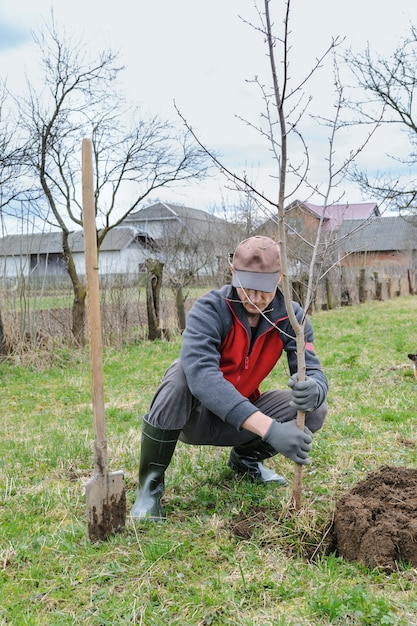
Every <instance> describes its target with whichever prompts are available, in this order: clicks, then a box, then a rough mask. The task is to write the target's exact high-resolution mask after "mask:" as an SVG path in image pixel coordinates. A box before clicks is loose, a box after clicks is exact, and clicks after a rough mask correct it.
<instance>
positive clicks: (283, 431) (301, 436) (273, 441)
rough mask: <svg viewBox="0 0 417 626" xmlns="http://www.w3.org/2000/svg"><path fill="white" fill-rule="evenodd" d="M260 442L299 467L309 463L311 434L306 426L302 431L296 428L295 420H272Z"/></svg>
mask: <svg viewBox="0 0 417 626" xmlns="http://www.w3.org/2000/svg"><path fill="white" fill-rule="evenodd" d="M262 440H263V441H265V442H266V443H269V445H270V446H272V447H273V448H274V449H275V450H276V451H277V452H279V453H280V454H283V455H284V456H286V457H288V458H289V459H291V460H292V461H294V462H295V463H299V464H300V465H306V464H308V463H311V459H310V458H309V456H308V453H309V452H310V448H311V442H312V441H313V433H312V432H311V430H309V429H308V428H307V426H306V427H305V428H304V431H303V430H301V429H300V428H298V426H297V424H296V421H295V420H291V421H290V422H276V421H275V420H274V421H273V422H272V424H271V426H270V427H269V428H268V430H267V431H266V433H265V435H264V436H263V437H262Z"/></svg>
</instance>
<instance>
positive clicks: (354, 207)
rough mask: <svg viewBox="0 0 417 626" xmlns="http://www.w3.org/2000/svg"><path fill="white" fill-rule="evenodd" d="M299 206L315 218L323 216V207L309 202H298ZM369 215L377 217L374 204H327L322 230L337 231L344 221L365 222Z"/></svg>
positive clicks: (376, 208)
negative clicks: (324, 223)
mask: <svg viewBox="0 0 417 626" xmlns="http://www.w3.org/2000/svg"><path fill="white" fill-rule="evenodd" d="M299 204H300V205H302V206H305V207H306V208H307V209H308V210H309V211H311V212H312V213H314V214H315V215H317V217H321V215H322V214H323V206H319V205H317V204H312V203H311V202H300V203H299ZM371 215H375V216H377V215H379V209H378V205H377V203H376V202H361V203H353V204H349V203H346V204H329V205H328V206H327V207H326V208H325V211H324V218H325V220H326V225H325V226H324V230H327V231H333V230H338V229H339V228H340V226H341V225H342V224H343V222H344V221H345V220H365V219H367V218H368V217H370V216H371Z"/></svg>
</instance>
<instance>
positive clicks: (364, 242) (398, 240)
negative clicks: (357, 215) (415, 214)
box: [338, 216, 417, 252]
mask: <svg viewBox="0 0 417 626" xmlns="http://www.w3.org/2000/svg"><path fill="white" fill-rule="evenodd" d="M338 241H339V243H338V248H339V250H340V251H343V252H355V251H368V252H386V251H389V250H393V251H398V250H417V219H416V218H412V217H409V218H404V217H400V216H395V217H376V218H372V219H371V220H370V221H369V222H365V223H364V224H360V225H359V227H358V222H357V220H345V221H344V222H343V224H342V227H341V229H340V231H339V233H338Z"/></svg>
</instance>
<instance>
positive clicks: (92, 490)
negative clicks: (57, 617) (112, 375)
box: [82, 139, 126, 542]
mask: <svg viewBox="0 0 417 626" xmlns="http://www.w3.org/2000/svg"><path fill="white" fill-rule="evenodd" d="M82 200H83V223H84V255H85V273H86V283H87V317H88V332H89V338H90V364H91V383H92V392H93V417H94V474H93V476H92V477H91V478H90V479H89V481H88V482H87V483H86V484H85V492H86V498H87V521H88V536H89V538H90V541H92V542H96V541H99V540H104V539H107V538H108V537H109V536H110V535H112V534H114V533H116V532H119V531H120V530H121V529H122V528H123V527H124V525H125V522H126V491H125V486H124V476H123V472H122V471H118V472H111V473H109V471H108V468H107V440H106V423H105V412H104V387H103V358H102V339H101V317H100V298H99V280H98V254H97V233H96V219H95V207H94V188H93V159H92V146H91V140H90V139H83V143H82Z"/></svg>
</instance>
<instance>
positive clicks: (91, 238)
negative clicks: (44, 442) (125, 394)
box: [82, 139, 107, 474]
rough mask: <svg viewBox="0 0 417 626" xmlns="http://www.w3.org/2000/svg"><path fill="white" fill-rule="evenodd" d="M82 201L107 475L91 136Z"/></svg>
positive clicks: (94, 376) (97, 414) (95, 387)
mask: <svg viewBox="0 0 417 626" xmlns="http://www.w3.org/2000/svg"><path fill="white" fill-rule="evenodd" d="M82 202H83V225H84V257H85V274H86V285H87V318H88V334H89V339H90V365H91V385H92V393H93V418H94V465H95V469H96V471H98V472H99V473H101V474H105V473H106V472H107V441H106V422H105V410H104V384H103V356H102V354H103V347H102V338H101V315H100V294H99V278H98V253H97V231H96V216H95V203H94V183H93V157H92V144H91V140H90V139H83V142H82Z"/></svg>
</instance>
